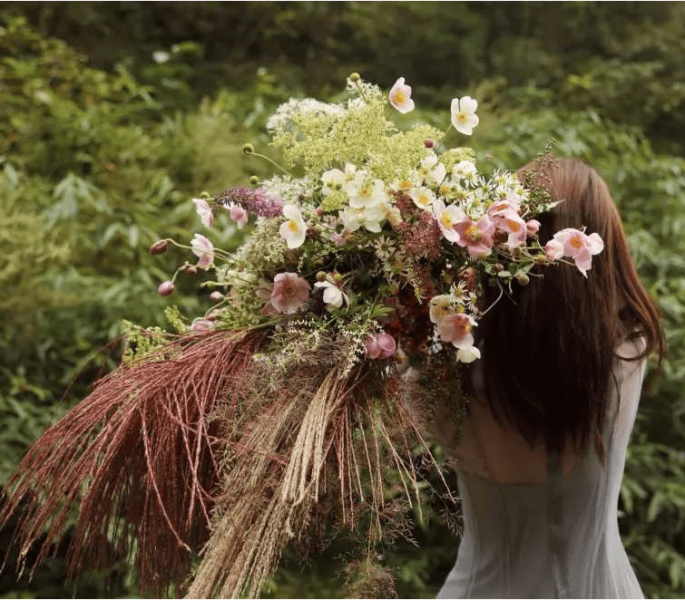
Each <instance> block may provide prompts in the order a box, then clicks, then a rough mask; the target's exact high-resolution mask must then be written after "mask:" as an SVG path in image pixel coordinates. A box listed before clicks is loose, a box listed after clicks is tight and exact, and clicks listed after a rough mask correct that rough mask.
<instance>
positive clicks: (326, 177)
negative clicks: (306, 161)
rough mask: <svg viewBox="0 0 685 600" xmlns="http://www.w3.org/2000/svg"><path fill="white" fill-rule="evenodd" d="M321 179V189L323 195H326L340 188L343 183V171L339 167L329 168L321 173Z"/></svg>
mask: <svg viewBox="0 0 685 600" xmlns="http://www.w3.org/2000/svg"><path fill="white" fill-rule="evenodd" d="M321 181H323V188H321V191H322V192H323V195H324V196H328V195H329V194H330V193H332V192H335V191H336V190H340V189H342V186H343V185H344V184H345V173H343V172H342V171H341V170H340V169H331V170H330V171H326V172H325V173H324V174H323V175H321Z"/></svg>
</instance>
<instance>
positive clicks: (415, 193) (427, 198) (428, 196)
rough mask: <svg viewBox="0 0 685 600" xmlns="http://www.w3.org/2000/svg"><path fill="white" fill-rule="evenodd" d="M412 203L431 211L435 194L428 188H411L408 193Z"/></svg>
mask: <svg viewBox="0 0 685 600" xmlns="http://www.w3.org/2000/svg"><path fill="white" fill-rule="evenodd" d="M409 195H410V196H411V199H412V200H413V201H414V204H416V206H418V207H419V208H420V209H422V210H425V211H428V212H431V211H432V210H433V202H434V201H435V194H434V193H433V192H432V191H431V189H430V188H427V187H420V188H419V189H418V190H412V191H411V193H410V194H409Z"/></svg>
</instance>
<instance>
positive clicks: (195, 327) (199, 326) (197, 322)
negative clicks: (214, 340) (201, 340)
mask: <svg viewBox="0 0 685 600" xmlns="http://www.w3.org/2000/svg"><path fill="white" fill-rule="evenodd" d="M215 328H216V321H210V320H209V319H194V320H193V323H192V325H191V326H190V330H191V331H195V332H196V333H202V332H204V331H212V330H213V329H215Z"/></svg>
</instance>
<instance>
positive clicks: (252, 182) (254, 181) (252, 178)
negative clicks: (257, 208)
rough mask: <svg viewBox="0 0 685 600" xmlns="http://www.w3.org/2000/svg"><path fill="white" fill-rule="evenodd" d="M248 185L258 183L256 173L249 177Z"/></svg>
mask: <svg viewBox="0 0 685 600" xmlns="http://www.w3.org/2000/svg"><path fill="white" fill-rule="evenodd" d="M250 185H259V177H257V176H256V175H253V176H252V177H250Z"/></svg>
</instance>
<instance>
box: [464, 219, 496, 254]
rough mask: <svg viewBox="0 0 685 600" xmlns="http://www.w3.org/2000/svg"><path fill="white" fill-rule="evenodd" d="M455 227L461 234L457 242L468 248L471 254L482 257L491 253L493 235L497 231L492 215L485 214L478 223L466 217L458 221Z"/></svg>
mask: <svg viewBox="0 0 685 600" xmlns="http://www.w3.org/2000/svg"><path fill="white" fill-rule="evenodd" d="M454 229H456V231H457V233H458V234H459V240H458V241H457V244H458V245H459V246H461V247H462V248H466V249H467V250H468V251H469V254H470V255H471V256H475V257H482V256H487V255H488V254H490V252H491V248H492V244H493V239H492V236H493V234H494V233H495V224H494V223H493V222H492V220H491V219H490V217H488V216H487V215H485V216H484V217H483V218H481V219H480V220H479V221H478V222H477V223H474V222H473V220H472V219H471V218H469V217H466V218H464V219H461V220H460V221H457V222H456V223H455V224H454Z"/></svg>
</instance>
